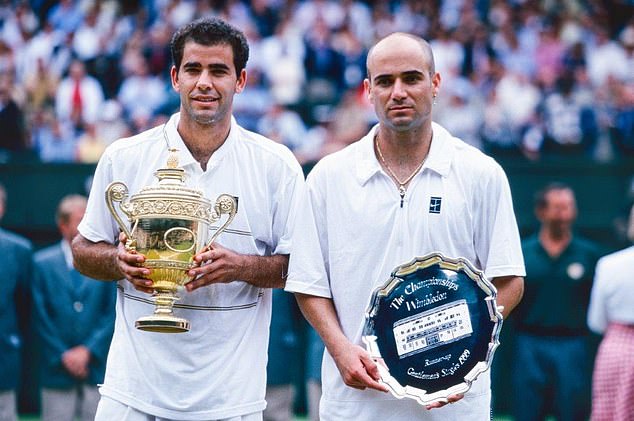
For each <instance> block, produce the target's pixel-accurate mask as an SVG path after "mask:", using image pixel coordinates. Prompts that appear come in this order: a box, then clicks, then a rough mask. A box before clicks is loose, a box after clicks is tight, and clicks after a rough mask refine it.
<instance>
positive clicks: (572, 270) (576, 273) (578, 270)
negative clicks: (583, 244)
mask: <svg viewBox="0 0 634 421" xmlns="http://www.w3.org/2000/svg"><path fill="white" fill-rule="evenodd" d="M566 273H568V276H570V277H571V278H572V279H574V280H575V281H576V280H579V279H581V277H582V276H583V274H584V273H586V268H585V267H583V265H582V264H581V263H579V262H575V263H571V264H570V265H568V268H567V269H566Z"/></svg>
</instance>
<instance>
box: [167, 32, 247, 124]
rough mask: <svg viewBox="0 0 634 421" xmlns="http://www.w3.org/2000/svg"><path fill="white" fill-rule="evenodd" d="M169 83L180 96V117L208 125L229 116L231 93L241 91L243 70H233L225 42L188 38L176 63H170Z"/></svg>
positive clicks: (231, 59)
mask: <svg viewBox="0 0 634 421" xmlns="http://www.w3.org/2000/svg"><path fill="white" fill-rule="evenodd" d="M171 77H172V86H173V87H174V90H176V92H178V93H179V95H180V99H181V119H189V120H191V121H193V122H196V123H198V124H201V125H211V124H215V123H217V122H220V121H225V122H228V121H229V119H230V118H231V109H232V105H233V96H234V95H235V94H236V93H240V92H242V90H243V89H244V86H245V84H246V80H247V74H246V70H244V69H243V70H242V71H240V72H239V73H236V69H235V66H234V62H233V50H232V49H231V46H230V45H229V44H216V45H203V44H198V43H196V42H194V41H188V42H187V43H186V44H185V48H184V49H183V59H182V61H181V64H180V67H179V68H178V69H177V68H176V67H172V70H171Z"/></svg>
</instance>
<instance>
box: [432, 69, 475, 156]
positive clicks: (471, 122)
mask: <svg viewBox="0 0 634 421" xmlns="http://www.w3.org/2000/svg"><path fill="white" fill-rule="evenodd" d="M447 86H448V88H447V89H446V90H445V91H444V94H445V95H442V96H443V97H444V96H446V97H447V98H446V99H445V98H438V99H437V102H438V104H437V105H438V106H437V107H436V122H437V123H439V124H441V125H442V126H443V127H445V128H446V129H447V130H449V132H450V133H452V134H453V135H454V136H456V137H458V138H460V139H462V140H464V141H465V142H466V143H468V144H469V145H471V146H473V147H475V148H478V149H482V148H483V145H482V140H481V138H482V136H481V133H482V126H483V125H484V113H483V106H482V105H483V104H482V101H481V99H480V98H479V96H478V94H477V92H476V91H475V89H474V87H473V85H472V84H471V82H470V81H469V79H467V78H463V77H456V78H454V79H452V80H451V81H450V82H449V83H448V84H447Z"/></svg>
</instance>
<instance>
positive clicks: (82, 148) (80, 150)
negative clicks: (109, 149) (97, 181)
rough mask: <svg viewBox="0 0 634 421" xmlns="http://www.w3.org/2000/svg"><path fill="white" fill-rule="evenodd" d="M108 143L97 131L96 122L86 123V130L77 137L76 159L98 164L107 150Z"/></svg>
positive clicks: (84, 162) (85, 162) (81, 161)
mask: <svg viewBox="0 0 634 421" xmlns="http://www.w3.org/2000/svg"><path fill="white" fill-rule="evenodd" d="M106 146H108V143H107V142H106V140H105V139H104V138H102V137H101V136H100V134H99V133H98V132H97V126H96V125H95V124H94V123H86V124H84V132H83V133H82V134H81V135H80V136H79V137H78V138H77V149H76V161H77V162H80V163H82V164H96V163H97V162H98V161H99V158H101V155H102V154H103V152H104V151H105V150H106Z"/></svg>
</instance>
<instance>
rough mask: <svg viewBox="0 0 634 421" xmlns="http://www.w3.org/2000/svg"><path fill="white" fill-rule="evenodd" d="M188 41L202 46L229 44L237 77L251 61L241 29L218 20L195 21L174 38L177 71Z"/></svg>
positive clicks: (171, 43)
mask: <svg viewBox="0 0 634 421" xmlns="http://www.w3.org/2000/svg"><path fill="white" fill-rule="evenodd" d="M187 41H194V42H195V43H197V44H202V45H218V44H227V45H230V46H231V49H232V50H233V65H234V67H235V68H236V76H238V77H239V76H240V72H242V70H243V69H244V68H245V67H246V65H247V60H248V59H249V44H248V43H247V39H246V37H245V36H244V34H243V33H242V31H240V30H239V29H237V28H235V27H234V26H232V25H230V24H228V23H227V22H225V21H224V20H222V19H218V18H203V19H198V20H195V21H193V22H191V23H188V24H187V25H184V26H182V27H181V28H179V29H178V30H177V31H176V32H175V33H174V35H173V36H172V41H171V42H170V49H171V52H172V61H173V63H174V66H175V67H176V70H178V69H179V68H180V65H181V62H182V61H183V50H184V49H185V43H186V42H187Z"/></svg>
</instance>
